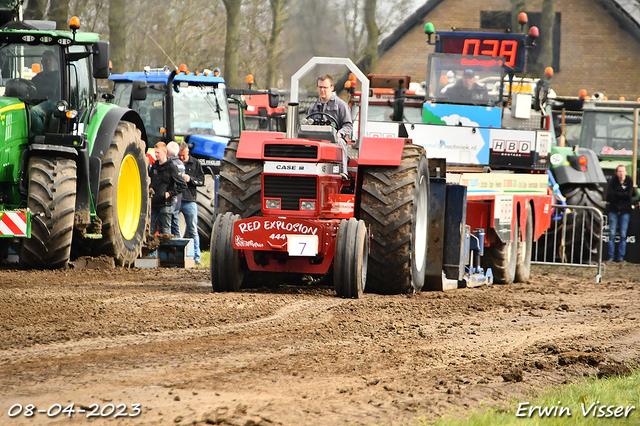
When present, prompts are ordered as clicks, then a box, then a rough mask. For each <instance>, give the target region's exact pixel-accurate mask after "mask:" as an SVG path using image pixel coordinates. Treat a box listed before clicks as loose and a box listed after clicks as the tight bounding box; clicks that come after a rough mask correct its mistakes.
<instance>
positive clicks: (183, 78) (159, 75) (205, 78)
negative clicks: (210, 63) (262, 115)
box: [109, 71, 224, 84]
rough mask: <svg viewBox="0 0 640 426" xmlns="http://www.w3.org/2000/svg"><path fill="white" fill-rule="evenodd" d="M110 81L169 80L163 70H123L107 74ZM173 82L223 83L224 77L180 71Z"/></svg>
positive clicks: (161, 81) (154, 81) (156, 81)
mask: <svg viewBox="0 0 640 426" xmlns="http://www.w3.org/2000/svg"><path fill="white" fill-rule="evenodd" d="M109 80H111V81H136V80H144V81H147V82H149V83H166V82H167V81H168V80H169V73H164V72H150V73H148V74H147V73H145V72H138V71H136V72H125V73H123V74H112V75H110V76H109ZM173 81H174V82H175V83H180V82H187V83H203V84H224V78H222V77H216V76H214V75H213V74H209V75H205V74H203V73H201V74H197V75H196V74H195V73H189V74H185V73H180V74H176V76H175V78H174V79H173Z"/></svg>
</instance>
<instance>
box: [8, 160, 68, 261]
mask: <svg viewBox="0 0 640 426" xmlns="http://www.w3.org/2000/svg"><path fill="white" fill-rule="evenodd" d="M27 173H28V176H29V198H28V201H27V206H28V207H29V209H30V210H31V218H32V220H31V238H28V239H25V240H24V241H23V244H22V250H21V255H20V260H21V262H22V265H23V267H25V268H35V269H58V268H65V267H66V266H67V264H68V262H69V256H70V254H71V241H72V239H73V222H74V214H75V208H76V180H77V170H76V163H75V161H73V160H70V159H67V158H46V157H31V158H30V159H29V164H28V168H27Z"/></svg>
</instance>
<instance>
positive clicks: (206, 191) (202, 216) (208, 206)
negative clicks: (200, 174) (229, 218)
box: [196, 174, 216, 250]
mask: <svg viewBox="0 0 640 426" xmlns="http://www.w3.org/2000/svg"><path fill="white" fill-rule="evenodd" d="M196 191H197V192H198V195H197V197H196V203H197V205H198V235H199V236H200V250H208V249H209V242H210V241H211V227H212V226H213V221H214V219H215V217H214V210H215V206H216V179H215V177H213V176H211V175H210V174H206V175H204V185H203V186H196Z"/></svg>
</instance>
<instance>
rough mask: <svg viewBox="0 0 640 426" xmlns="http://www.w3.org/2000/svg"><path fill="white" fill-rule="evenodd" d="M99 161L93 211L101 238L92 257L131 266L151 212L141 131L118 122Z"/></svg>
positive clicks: (143, 238)
mask: <svg viewBox="0 0 640 426" xmlns="http://www.w3.org/2000/svg"><path fill="white" fill-rule="evenodd" d="M101 160H102V173H101V175H100V191H99V193H98V207H97V209H96V210H97V213H98V216H99V217H100V219H102V239H100V240H97V241H96V243H95V247H94V252H95V253H94V254H96V255H100V254H104V255H107V256H110V257H113V258H114V260H115V262H116V265H119V266H131V265H133V264H134V263H135V260H136V259H137V258H138V257H139V256H140V254H141V252H142V246H143V244H144V242H145V234H146V231H147V229H148V228H149V220H150V212H151V210H150V208H151V203H150V199H149V174H148V172H147V167H148V166H147V161H148V160H147V156H146V145H145V143H144V141H142V139H141V136H140V130H139V129H138V128H137V127H136V126H135V125H134V124H132V123H129V122H126V121H121V122H120V123H118V127H117V128H116V131H115V134H114V135H113V139H112V140H111V145H110V146H109V150H108V151H107V153H106V154H104V156H103V157H102V158H101Z"/></svg>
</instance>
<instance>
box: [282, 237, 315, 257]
mask: <svg viewBox="0 0 640 426" xmlns="http://www.w3.org/2000/svg"><path fill="white" fill-rule="evenodd" d="M318 244H319V243H318V236H317V235H287V250H288V251H289V256H315V255H317V254H318Z"/></svg>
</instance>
